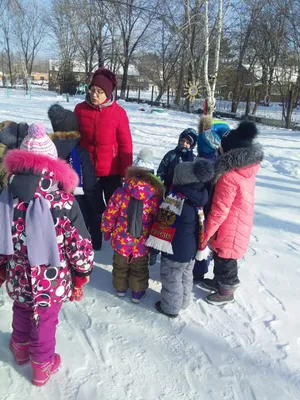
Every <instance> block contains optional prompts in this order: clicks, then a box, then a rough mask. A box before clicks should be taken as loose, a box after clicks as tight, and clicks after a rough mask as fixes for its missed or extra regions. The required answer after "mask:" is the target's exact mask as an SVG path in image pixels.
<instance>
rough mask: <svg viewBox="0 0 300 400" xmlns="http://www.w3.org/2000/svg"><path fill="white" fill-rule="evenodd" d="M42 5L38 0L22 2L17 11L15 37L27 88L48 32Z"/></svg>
mask: <svg viewBox="0 0 300 400" xmlns="http://www.w3.org/2000/svg"><path fill="white" fill-rule="evenodd" d="M42 11H43V10H42V8H41V5H40V4H39V3H38V2H37V1H36V0H29V1H26V2H25V1H24V2H22V3H21V2H20V8H19V9H17V10H16V12H15V37H16V43H17V46H18V48H19V50H20V52H21V58H22V60H21V61H22V65H23V69H24V74H25V82H26V89H28V79H29V78H30V75H31V72H32V67H33V63H34V60H35V57H36V55H37V53H38V51H39V48H40V45H41V44H42V41H43V40H44V38H45V36H46V33H47V29H46V27H47V23H46V21H45V18H44V17H43V12H42Z"/></svg>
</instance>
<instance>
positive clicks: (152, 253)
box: [149, 249, 159, 266]
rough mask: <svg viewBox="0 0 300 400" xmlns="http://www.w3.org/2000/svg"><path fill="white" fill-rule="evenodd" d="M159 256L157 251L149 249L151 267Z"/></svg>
mask: <svg viewBox="0 0 300 400" xmlns="http://www.w3.org/2000/svg"><path fill="white" fill-rule="evenodd" d="M158 254H159V251H158V250H155V249H151V250H150V253H149V265H150V266H152V265H154V264H156V260H157V256H158Z"/></svg>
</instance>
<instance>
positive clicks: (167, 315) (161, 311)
mask: <svg viewBox="0 0 300 400" xmlns="http://www.w3.org/2000/svg"><path fill="white" fill-rule="evenodd" d="M155 308H156V310H157V311H158V312H160V313H161V314H163V315H165V316H166V317H169V318H176V317H178V314H168V313H166V312H164V310H163V309H162V308H161V304H160V301H157V302H156V303H155Z"/></svg>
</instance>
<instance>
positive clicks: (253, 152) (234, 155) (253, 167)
mask: <svg viewBox="0 0 300 400" xmlns="http://www.w3.org/2000/svg"><path fill="white" fill-rule="evenodd" d="M263 158H264V152H263V148H262V146H261V145H260V144H259V143H255V144H254V145H253V146H251V147H245V148H237V149H233V150H230V151H228V152H227V153H224V154H222V155H221V156H220V157H219V159H218V160H217V164H216V178H215V181H217V180H219V179H220V177H221V176H222V175H224V174H226V173H227V172H230V171H232V170H235V171H236V172H237V173H238V174H239V175H242V176H243V177H244V178H251V177H252V176H253V175H256V174H257V172H258V170H259V164H260V163H261V162H262V160H263Z"/></svg>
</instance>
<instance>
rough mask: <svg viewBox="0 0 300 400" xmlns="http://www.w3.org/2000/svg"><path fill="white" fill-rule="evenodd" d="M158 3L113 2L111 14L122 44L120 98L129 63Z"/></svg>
mask: <svg viewBox="0 0 300 400" xmlns="http://www.w3.org/2000/svg"><path fill="white" fill-rule="evenodd" d="M158 1H159V0H155V1H154V2H153V1H148V2H147V1H145V0H124V1H122V2H119V1H115V2H113V8H112V12H113V13H114V14H115V17H116V18H117V24H118V27H119V30H120V36H121V39H122V44H123V51H122V54H121V55H120V63H121V66H122V69H123V77H122V83H121V94H120V97H121V98H124V97H125V92H126V88H127V81H128V70H129V66H130V62H131V60H132V57H133V55H134V53H135V51H136V50H137V49H138V47H139V46H140V45H141V44H142V41H143V40H144V39H145V36H146V33H147V31H148V30H149V27H150V26H151V24H152V22H153V20H154V19H155V18H156V14H157V11H158ZM153 3H154V4H153Z"/></svg>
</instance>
